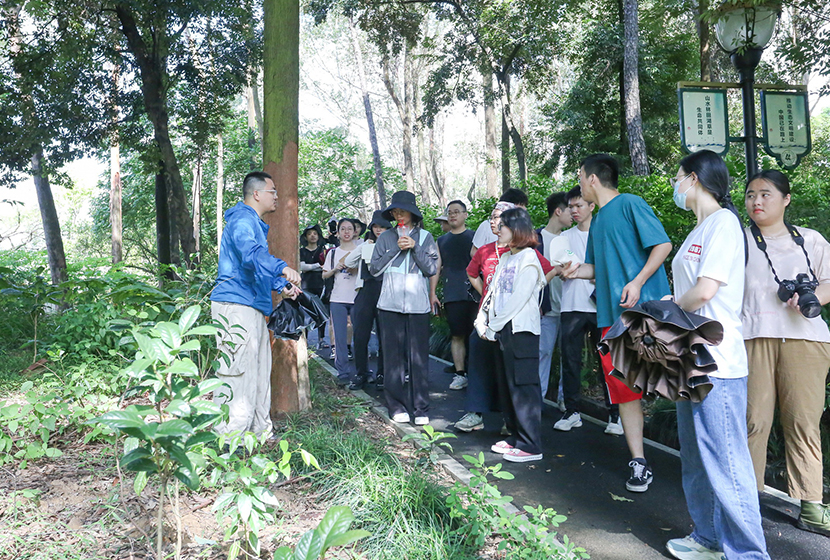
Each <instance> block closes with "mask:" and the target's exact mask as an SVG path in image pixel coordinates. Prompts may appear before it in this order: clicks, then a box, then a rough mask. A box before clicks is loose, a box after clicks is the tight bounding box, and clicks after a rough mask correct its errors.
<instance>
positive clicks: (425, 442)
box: [401, 424, 458, 467]
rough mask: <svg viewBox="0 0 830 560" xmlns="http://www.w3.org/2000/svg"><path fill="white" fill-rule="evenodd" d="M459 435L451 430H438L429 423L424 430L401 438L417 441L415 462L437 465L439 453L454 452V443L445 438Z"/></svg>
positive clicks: (421, 464)
mask: <svg viewBox="0 0 830 560" xmlns="http://www.w3.org/2000/svg"><path fill="white" fill-rule="evenodd" d="M457 437H458V436H456V435H455V434H452V433H449V432H439V431H436V430H435V428H433V427H432V426H430V425H429V424H427V425H426V426H424V431H423V432H418V433H416V434H406V435H405V436H403V438H401V441H412V442H414V443H415V456H416V457H417V461H416V462H415V463H416V465H418V466H419V467H420V466H425V465H427V464H432V465H436V464H438V461H439V455H442V454H444V453H452V445H450V444H449V443H448V442H446V441H443V440H445V439H455V438H457Z"/></svg>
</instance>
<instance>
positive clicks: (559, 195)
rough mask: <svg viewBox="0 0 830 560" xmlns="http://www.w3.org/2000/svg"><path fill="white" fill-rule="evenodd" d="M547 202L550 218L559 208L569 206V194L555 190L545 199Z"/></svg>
mask: <svg viewBox="0 0 830 560" xmlns="http://www.w3.org/2000/svg"><path fill="white" fill-rule="evenodd" d="M545 204H546V205H547V207H548V219H550V217H551V216H553V214H554V212H556V209H557V208H561V209H563V210H565V209H567V208H568V198H567V194H566V193H564V192H555V193H553V194H552V195H550V196H549V197H547V198H546V199H545Z"/></svg>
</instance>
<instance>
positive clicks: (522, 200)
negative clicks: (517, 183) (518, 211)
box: [499, 188, 527, 207]
mask: <svg viewBox="0 0 830 560" xmlns="http://www.w3.org/2000/svg"><path fill="white" fill-rule="evenodd" d="M499 202H512V203H513V204H515V205H516V206H525V207H526V206H527V195H526V194H525V192H524V191H522V190H520V189H512V188H511V189H507V190H506V191H504V192H503V193H502V195H501V197H500V198H499Z"/></svg>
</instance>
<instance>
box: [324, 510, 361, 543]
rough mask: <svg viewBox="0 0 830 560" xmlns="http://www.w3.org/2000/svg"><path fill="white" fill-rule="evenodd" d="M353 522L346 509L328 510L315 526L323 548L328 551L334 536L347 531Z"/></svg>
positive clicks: (350, 512) (352, 516) (351, 514)
mask: <svg viewBox="0 0 830 560" xmlns="http://www.w3.org/2000/svg"><path fill="white" fill-rule="evenodd" d="M353 521H354V514H353V513H352V510H351V509H349V508H348V507H346V506H334V507H332V508H330V509H329V510H328V511H327V512H326V515H324V516H323V519H322V520H321V521H320V524H319V525H318V526H317V532H318V533H319V534H320V537H321V538H322V539H323V543H324V545H325V548H326V549H328V548H329V547H330V546H331V544H329V541H330V540H332V539H333V538H334V537H335V536H337V535H339V534H340V533H344V532H345V531H347V530H348V529H349V526H350V525H351V524H352V522H353Z"/></svg>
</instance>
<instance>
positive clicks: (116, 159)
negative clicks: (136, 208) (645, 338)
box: [110, 137, 123, 264]
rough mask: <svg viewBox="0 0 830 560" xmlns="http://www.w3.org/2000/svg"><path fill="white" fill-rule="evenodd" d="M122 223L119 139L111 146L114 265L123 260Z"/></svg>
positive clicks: (111, 212) (111, 218)
mask: <svg viewBox="0 0 830 560" xmlns="http://www.w3.org/2000/svg"><path fill="white" fill-rule="evenodd" d="M121 224H122V221H121V149H120V147H119V145H118V138H117V137H116V138H114V139H113V144H112V146H110V227H111V228H112V264H118V263H120V262H121V260H122V259H123V231H122V225H121Z"/></svg>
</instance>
